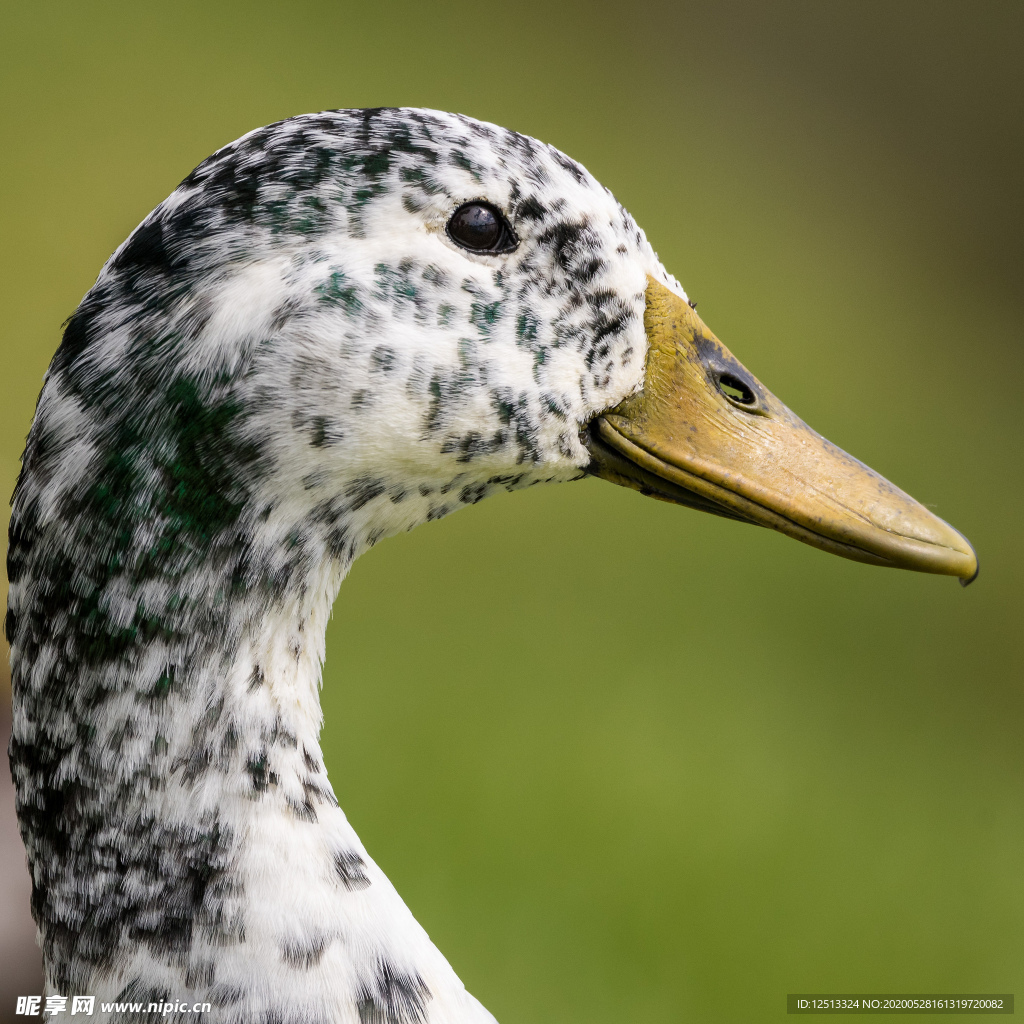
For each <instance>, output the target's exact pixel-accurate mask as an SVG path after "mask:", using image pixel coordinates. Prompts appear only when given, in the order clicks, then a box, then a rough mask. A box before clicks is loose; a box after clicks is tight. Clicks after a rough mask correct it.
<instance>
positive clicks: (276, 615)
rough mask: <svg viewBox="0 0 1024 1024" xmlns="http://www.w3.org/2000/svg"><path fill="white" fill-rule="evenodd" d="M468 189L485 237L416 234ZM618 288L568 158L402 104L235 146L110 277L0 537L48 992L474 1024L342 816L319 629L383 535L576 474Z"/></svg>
mask: <svg viewBox="0 0 1024 1024" xmlns="http://www.w3.org/2000/svg"><path fill="white" fill-rule="evenodd" d="M475 198H481V199H486V200H488V201H489V202H491V203H494V204H495V205H496V206H498V207H500V208H501V209H502V210H504V211H505V213H506V215H507V217H508V219H509V222H510V223H511V224H512V226H513V229H514V231H515V233H516V235H517V237H518V239H519V244H518V246H517V247H516V249H515V251H514V252H512V253H510V254H507V255H501V256H491V255H475V254H472V253H469V252H466V251H465V250H463V249H460V248H459V247H458V246H457V245H456V244H455V243H453V242H452V240H451V239H450V238H449V237H448V236H447V235H446V234H445V230H444V227H445V224H446V222H447V220H448V218H449V217H450V216H451V213H452V211H453V210H454V209H455V208H456V207H457V206H458V205H459V204H460V203H462V202H464V201H466V200H470V199H475ZM648 275H652V276H654V277H655V278H657V279H659V280H661V281H663V282H665V283H666V284H667V285H668V286H669V287H671V288H672V289H673V290H675V291H677V292H679V293H680V294H681V289H680V288H679V286H678V284H677V283H676V282H675V281H674V280H673V279H672V278H670V277H669V276H668V275H667V274H666V272H665V271H664V269H663V268H662V267H661V265H660V263H659V262H658V260H657V257H656V256H655V254H654V253H653V251H652V250H651V248H650V246H649V245H648V243H647V241H646V239H645V238H644V236H643V234H642V232H641V231H640V230H639V229H638V228H637V226H636V225H635V223H634V222H633V220H632V219H631V218H630V217H629V215H628V214H627V213H626V212H625V211H624V210H623V209H622V208H621V207H620V206H619V205H618V204H617V203H616V201H615V200H614V198H613V197H612V196H611V194H610V193H609V192H608V191H607V190H605V189H604V188H602V187H601V186H600V185H599V184H598V183H597V182H596V181H595V180H594V179H593V178H592V177H591V176H590V175H589V174H588V173H587V172H586V171H585V170H584V169H583V168H581V167H580V166H579V165H578V164H576V163H574V162H573V161H572V160H570V159H568V158H567V157H565V156H564V155H562V154H561V153H559V152H558V151H557V150H554V149H552V148H551V147H549V146H546V145H544V144H541V143H539V142H536V141H535V140H532V139H529V138H526V137H525V136H522V135H518V134H516V133H514V132H510V131H506V130H504V129H501V128H497V127H494V126H492V125H487V124H483V123H481V122H478V121H474V120H472V119H470V118H466V117H461V116H457V115H451V114H443V113H437V112H433V111H424V110H405V109H403V110H369V111H336V112H329V113H323V114H316V115H308V116H303V117H296V118H292V119H289V120H286V121H282V122H280V123H278V124H275V125H271V126H269V127H267V128H261V129H259V130H257V131H255V132H252V133H250V134H249V135H246V136H245V137H243V138H242V139H240V140H238V141H237V142H235V143H233V144H231V145H229V146H227V147H225V148H224V149H222V150H220V151H219V152H218V153H216V154H214V155H213V156H212V157H210V158H209V159H208V160H206V161H205V162H204V163H202V164H201V165H200V166H199V167H198V168H197V169H196V170H195V171H193V172H192V174H190V175H189V177H188V178H186V179H185V181H184V182H182V184H181V185H180V186H179V187H178V188H177V189H176V190H175V191H174V193H172V195H171V196H170V197H169V198H168V199H167V200H165V201H164V202H163V203H161V204H160V206H158V207H157V208H156V210H154V212H153V213H152V214H151V215H150V216H149V217H147V218H146V220H145V221H144V222H143V223H142V224H141V225H140V226H139V227H138V228H137V229H136V230H135V232H134V233H133V234H132V235H131V237H130V238H129V239H128V240H127V241H126V242H125V243H124V244H123V245H122V246H121V247H120V249H118V251H117V252H116V253H115V254H114V255H113V256H112V257H111V259H110V260H109V262H108V263H107V265H106V266H105V267H104V268H103V271H102V272H101V274H100V276H99V279H98V280H97V282H96V284H95V285H94V287H93V288H92V289H91V290H90V291H89V293H88V294H87V295H86V297H85V298H84V300H83V301H82V304H81V305H80V306H79V308H78V310H77V311H76V312H75V314H74V315H73V316H72V318H71V319H70V321H69V322H68V324H67V327H66V330H65V333H64V338H63V342H62V344H61V346H60V348H59V350H58V351H57V354H56V355H55V356H54V359H53V362H52V364H51V366H50V369H49V371H48V373H47V377H46V382H45V385H44V387H43V391H42V394H41V396H40V399H39V405H38V409H37V413H36V417H35V421H34V422H33V425H32V429H31V433H30V435H29V438H28V442H27V446H26V449H25V455H24V460H23V467H22V472H21V477H20V479H19V482H18V487H17V490H16V493H15V498H14V510H13V516H12V520H11V543H10V549H9V577H10V583H11V588H10V601H9V611H8V617H7V634H8V637H9V639H10V642H11V657H12V668H13V680H14V694H15V719H14V736H13V740H12V744H11V763H12V769H13V772H14V777H15V780H16V784H17V791H18V805H19V816H20V820H21V825H22V833H23V836H24V839H25V843H26V847H27V849H28V855H29V864H30V868H31V872H32V877H33V882H34V895H33V910H34V913H35V917H36V921H37V923H38V926H39V930H40V935H41V938H42V942H43V948H44V953H45V960H46V972H47V985H48V988H49V989H50V990H51V991H54V992H58V993H60V994H63V995H72V994H77V993H81V994H93V995H96V996H98V997H99V998H100V999H113V998H116V997H119V996H120V997H121V998H124V999H139V1000H141V1001H143V1002H147V1003H148V1002H149V1001H150V1000H152V1001H159V1000H162V999H175V1000H187V1001H189V1002H191V1001H193V1000H195V1001H203V1000H209V1001H210V1002H212V1004H213V1011H212V1013H211V1014H209V1015H207V1018H206V1019H208V1020H211V1021H217V1022H225V1024H227V1022H232V1024H234V1022H237V1024H243V1022H244V1024H253V1022H264V1021H265V1022H268V1024H269V1022H271V1021H273V1022H279V1024H286V1022H287V1024H299V1022H304V1024H313V1022H317V1024H319V1022H328V1021H331V1022H339V1024H349V1022H351V1024H356V1022H359V1024H427V1022H429V1024H440V1022H471V1021H486V1020H491V1019H492V1018H491V1017H490V1015H489V1014H488V1013H487V1012H486V1011H485V1010H484V1009H483V1008H482V1007H481V1006H480V1005H479V1004H478V1003H477V1002H476V1001H475V1000H474V999H472V997H470V996H468V995H467V994H466V993H465V990H464V989H463V987H462V985H461V983H460V982H459V981H458V979H457V977H456V976H455V974H454V973H453V972H452V970H451V968H450V967H449V966H448V964H447V962H446V961H445V960H444V958H443V957H442V956H441V954H440V953H439V952H438V951H437V950H436V949H435V948H434V946H433V945H432V944H431V943H430V941H429V939H428V938H427V936H426V934H425V933H424V932H423V931H422V929H421V928H420V927H419V926H418V925H417V924H416V922H415V921H414V920H413V918H412V916H411V915H410V914H409V912H408V910H407V909H406V907H405V906H404V904H403V903H402V902H401V900H400V899H399V897H398V895H397V894H396V893H395V891H394V889H393V888H392V887H391V885H390V884H389V883H388V881H387V879H386V878H385V877H384V876H383V874H382V873H381V872H380V870H379V869H378V868H377V867H376V866H375V865H374V863H373V862H372V860H370V858H369V857H368V856H367V854H366V852H365V850H364V849H363V847H362V845H361V844H360V842H359V840H358V838H357V837H356V835H355V834H354V832H353V831H352V829H351V827H350V826H349V825H348V822H347V821H346V819H345V817H344V815H343V813H342V811H341V810H340V808H339V807H338V805H337V801H336V799H335V797H334V794H333V791H332V789H331V786H330V783H329V782H328V779H327V776H326V773H325V770H324V767H323V761H322V758H321V753H320V748H319V740H318V737H319V731H320V725H321V716H320V707H319V698H318V688H319V682H320V666H321V663H322V659H323V653H324V630H325V626H326V621H327V617H328V615H329V613H330V608H331V604H332V601H333V599H334V596H335V594H336V592H337V588H338V586H339V585H340V583H341V581H342V579H343V577H344V575H345V573H346V572H347V570H348V568H349V566H350V565H351V562H352V560H353V559H354V558H356V557H357V556H358V555H359V554H360V553H361V552H363V551H365V550H366V549H367V548H369V547H370V546H372V545H373V544H374V543H376V542H377V541H378V540H380V539H382V538H383V537H386V536H388V535H390V534H394V533H396V532H399V531H402V530H409V529H412V527H414V526H416V525H417V524H419V523H422V522H424V521H426V520H430V519H435V518H438V517H440V516H443V515H446V514H447V513H449V512H452V511H455V510H456V509H458V508H460V507H462V506H464V505H467V504H472V503H474V502H476V501H479V500H480V499H481V498H484V497H486V496H487V495H488V494H491V493H494V492H496V491H499V490H511V489H515V488H519V487H524V486H527V485H530V484H534V483H539V482H546V481H565V480H571V479H574V478H577V477H579V476H581V475H582V474H583V473H584V471H585V469H586V466H587V464H588V461H589V456H588V453H587V451H586V449H585V448H584V447H583V445H582V443H581V441H580V436H579V435H580V430H581V428H582V427H583V426H584V425H585V424H586V423H587V422H588V421H589V420H590V419H591V418H592V417H593V416H595V415H596V414H598V413H599V412H601V411H604V410H606V409H608V408H610V407H612V406H614V405H616V404H617V403H618V402H620V401H621V400H622V399H623V398H624V397H625V396H627V395H628V394H630V393H632V392H633V391H635V390H636V389H637V388H638V387H639V386H640V383H641V380H642V376H643V369H644V359H645V353H646V340H645V335H644V330H643V310H644V288H645V283H646V280H647V276H648ZM92 1019H94V1020H95V1019H102V1016H100V1017H97V1018H92ZM110 1019H115V1018H114V1017H111V1018H110ZM138 1019H140V1018H138V1017H133V1020H138ZM154 1019H156V1018H154ZM160 1019H163V1020H169V1019H176V1018H175V1017H174V1016H171V1017H161V1018H160ZM182 1019H185V1018H184V1017H183V1018H182Z"/></svg>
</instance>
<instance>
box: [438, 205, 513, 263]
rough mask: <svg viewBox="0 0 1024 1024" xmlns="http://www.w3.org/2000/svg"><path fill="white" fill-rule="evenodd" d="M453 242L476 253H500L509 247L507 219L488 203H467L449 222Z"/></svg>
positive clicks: (449, 233)
mask: <svg viewBox="0 0 1024 1024" xmlns="http://www.w3.org/2000/svg"><path fill="white" fill-rule="evenodd" d="M448 235H449V237H450V238H451V239H452V241H453V242H456V243H457V244H459V245H461V246H463V247H465V248H466V249H471V250H473V251H474V252H499V251H504V250H505V249H506V248H508V247H509V244H508V243H509V241H510V239H509V238H507V237H506V235H507V232H506V227H505V219H504V217H502V215H501V213H499V212H498V211H497V210H496V209H495V208H494V207H493V206H489V205H488V204H487V203H466V204H465V206H460V207H459V208H458V209H457V210H456V211H455V213H453V214H452V219H451V220H450V221H448Z"/></svg>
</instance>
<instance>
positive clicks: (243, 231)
mask: <svg viewBox="0 0 1024 1024" xmlns="http://www.w3.org/2000/svg"><path fill="white" fill-rule="evenodd" d="M50 379H51V381H52V383H53V385H54V387H53V388H50V389H49V391H50V394H49V396H48V395H47V392H46V391H44V395H43V398H42V401H41V406H40V408H41V411H42V412H43V414H44V418H45V413H46V407H47V404H48V402H50V401H51V400H53V399H55V398H56V396H57V394H59V395H61V396H65V397H72V398H74V399H75V402H77V405H78V407H79V408H80V410H81V412H82V415H83V416H84V417H86V418H87V419H88V420H89V423H90V425H91V426H90V429H89V430H88V431H85V436H86V437H87V438H90V439H91V441H90V442H89V443H90V444H91V445H92V447H93V449H94V450H99V449H102V448H105V449H108V450H109V448H110V447H111V445H113V447H115V448H118V449H124V448H125V446H126V445H127V446H129V447H130V446H131V445H132V444H135V443H137V442H138V439H139V438H141V437H143V436H145V437H147V438H148V439H149V456H148V458H149V468H148V470H146V471H144V475H146V474H147V473H148V478H149V479H151V480H152V481H153V482H154V483H159V480H161V479H162V480H163V481H164V484H163V485H161V486H164V487H169V488H171V489H172V490H173V491H174V493H175V494H177V495H178V497H177V498H174V499H173V500H172V501H171V504H172V505H173V504H174V502H175V501H177V502H178V503H179V504H180V505H181V508H180V510H179V514H180V516H185V517H186V518H188V517H191V519H192V520H193V521H195V522H197V523H200V524H204V523H205V524H208V525H200V532H204V531H205V532H206V533H208V534H210V535H211V536H213V535H214V534H215V533H216V531H217V529H218V528H219V527H221V526H224V525H227V524H228V520H229V519H230V526H231V533H232V536H237V535H239V534H244V535H245V536H247V537H248V543H247V545H246V547H247V549H248V550H250V551H252V550H255V549H258V550H259V551H260V552H261V554H260V555H259V557H258V558H252V557H250V559H249V561H248V563H247V568H246V572H247V573H248V574H252V573H254V572H263V573H269V574H270V576H281V575H282V574H283V575H284V576H289V575H291V573H292V571H293V570H294V569H296V568H301V565H302V563H306V564H307V565H308V564H309V563H311V562H316V561H320V560H324V559H326V560H333V561H334V562H338V561H341V562H343V563H346V564H347V563H348V562H350V561H351V559H352V558H354V557H355V556H356V555H358V554H359V552H360V551H361V550H363V549H365V548H366V547H367V546H369V545H371V544H373V543H375V542H376V541H377V540H379V539H380V538H382V537H384V536H386V535H388V534H393V533H395V532H398V531H402V530H407V529H411V528H412V527H413V526H415V525H417V524H418V523H420V522H423V521H425V520H429V519H434V518H438V517H440V516H442V515H445V514H447V513H449V512H451V511H454V510H455V509H457V508H459V507H461V506H464V505H466V504H472V503H474V502H476V501H479V500H480V499H481V498H483V497H485V496H487V495H488V494H490V493H492V492H494V491H497V490H509V489H515V488H519V487H524V486H527V485H530V484H534V483H538V482H545V481H565V480H571V479H576V478H579V477H582V476H584V475H587V474H593V475H597V476H600V477H603V478H605V479H608V480H611V481H613V482H615V483H619V484H624V485H626V486H629V487H633V488H636V489H638V490H640V491H643V492H644V493H647V494H650V495H652V496H655V497H658V498H661V499H664V500H667V501H672V502H676V503H678V504H682V505H688V506H691V507H694V508H698V509H702V510H704V511H708V512H713V513H715V514H718V515H724V516H729V517H731V518H733V519H737V520H741V521H743V522H748V523H756V524H759V525H762V526H768V527H771V528H772V529H776V530H779V531H781V532H783V533H786V534H788V535H790V536H792V537H795V538H796V539H798V540H802V541H804V542H806V543H809V544H812V545H815V546H816V547H819V548H822V549H824V550H826V551H831V552H833V553H835V554H839V555H843V556H845V557H849V558H855V559H858V560H861V561H865V562H871V563H874V564H878V565H889V566H898V567H902V568H908V569H917V570H921V571H926V572H935V573H946V574H950V575H954V576H959V577H960V578H961V579H962V580H964V581H968V580H970V579H972V578H973V577H974V575H975V574H976V571H977V562H976V559H975V557H974V553H973V551H972V549H971V547H970V545H969V544H968V543H967V541H966V540H965V539H964V538H963V537H962V536H961V535H960V534H959V533H957V532H956V531H955V530H953V529H952V528H951V527H950V526H948V525H947V524H946V523H944V522H942V521H941V520H939V519H938V518H936V517H935V516H934V515H932V514H931V513H930V512H929V511H928V510H927V509H925V508H924V507H922V506H921V505H919V504H918V503H917V502H915V501H914V500H913V499H911V498H910V497H909V496H907V495H906V494H904V493H903V492H901V491H899V490H898V489H897V488H895V487H894V486H893V485H891V484H890V483H888V482H887V481H885V480H884V479H882V478H881V477H880V476H878V475H877V474H876V473H874V472H873V471H872V470H870V469H868V468H867V467H866V466H864V465H863V464H861V463H860V462H858V461H856V460H855V459H853V458H851V457H850V456H848V455H846V454H845V453H844V452H842V451H840V450H839V449H837V448H836V447H834V446H833V445H831V444H830V443H829V442H827V441H826V440H825V439H824V438H822V437H821V436H820V435H818V434H816V433H815V432H814V431H813V430H811V429H810V428H809V427H807V426H806V425H805V424H804V423H803V422H802V421H800V420H799V419H798V418H797V417H796V416H795V415H794V414H793V413H792V412H790V411H789V410H788V409H787V408H786V407H785V406H784V405H783V404H782V403H781V402H780V401H779V400H778V399H777V398H775V397H774V395H772V394H771V392H769V391H768V390H767V389H766V388H765V387H764V386H763V385H762V384H761V383H760V382H759V381H758V380H757V379H756V378H755V377H754V376H753V375H752V374H750V373H749V372H748V371H747V370H746V369H745V368H744V367H743V366H742V365H741V364H740V363H739V362H738V361H737V360H736V359H735V358H734V357H733V356H732V355H731V354H730V352H729V351H728V349H726V348H725V347H724V346H723V345H722V344H721V342H719V341H718V339H717V338H715V336H714V335H713V334H712V333H711V332H710V331H709V330H708V328H707V327H705V325H704V324H703V323H702V321H701V320H700V318H699V317H698V316H697V315H696V313H695V311H694V310H693V309H692V308H691V307H690V304H689V303H688V302H687V299H686V294H685V292H684V291H683V289H682V287H681V286H680V285H679V283H678V282H677V281H676V280H675V279H674V278H673V277H672V276H671V275H670V274H669V273H668V272H667V271H666V270H665V268H664V267H663V266H662V265H661V263H660V261H659V259H658V257H657V255H656V254H655V252H654V251H653V249H652V248H651V246H650V244H649V243H648V241H647V239H646V237H645V236H644V234H643V232H642V231H641V230H640V229H639V228H638V227H637V225H636V223H635V222H634V221H633V219H632V218H631V217H630V216H629V214H628V213H627V212H626V211H625V210H624V209H623V208H622V207H621V206H620V205H619V204H618V203H617V202H616V200H615V199H614V197H613V196H612V195H611V193H610V192H608V190H607V189H605V188H603V187H602V186H601V185H600V184H598V182H597V181H595V179H594V178H593V177H592V176H591V175H590V174H589V173H588V172H587V171H586V170H585V169H584V168H582V167H581V166H580V165H579V164H577V163H575V162H574V161H572V160H570V159H569V158H568V157H566V156H564V155H563V154H562V153H560V152H558V151H557V150H555V149H553V148H552V147H550V146H547V145H544V144H542V143H539V142H537V141H535V140H533V139H530V138H527V137H525V136H522V135H519V134H516V133H515V132H511V131H507V130H504V129H501V128H498V127H495V126H493V125H489V124H484V123H481V122H479V121H475V120H472V119H470V118H467V117H461V116H457V115H451V114H444V113H438V112H434V111H426V110H409V109H400V110H372V111H337V112H328V113H323V114H318V115H308V116H303V117H296V118H292V119H290V120H287V121H283V122H280V123H278V124H276V125H271V126H269V127H267V128H262V129H259V130H257V131H255V132H252V133H251V134H249V135H247V136H244V137H243V138H242V139H240V140H238V141H237V142H235V143H233V144H232V145H229V146H227V147H225V148H224V149H222V150H220V151H219V152H217V153H216V154H214V155H213V156H212V157H210V158H209V159H208V160H207V161H205V162H204V163H203V164H201V165H200V166H199V167H198V168H197V169H196V170H195V171H194V172H193V173H192V174H190V175H189V177H188V178H186V179H185V181H183V182H182V184H181V185H180V186H179V187H178V189H177V190H176V191H175V192H174V193H173V194H172V195H171V196H170V197H169V198H168V199H167V200H166V201H165V202H164V203H162V204H161V205H160V206H159V207H158V208H157V209H156V210H155V211H154V212H153V213H152V214H151V215H150V216H149V217H148V218H147V219H146V220H145V221H144V222H143V224H142V225H140V227H139V228H138V229H137V230H136V231H135V232H134V233H133V235H132V236H131V237H130V238H129V239H128V240H127V242H126V243H125V244H124V245H123V246H122V247H121V248H120V249H119V250H118V251H117V252H116V253H115V254H114V256H113V257H112V259H111V260H110V262H109V263H108V265H107V266H106V267H105V268H104V270H103V272H102V274H101V276H100V278H99V280H98V281H97V284H96V286H95V287H94V288H93V290H92V291H91V292H90V293H89V295H88V296H87V297H86V299H85V300H84V302H83V304H82V306H81V307H80V308H79V310H78V311H77V312H76V314H75V315H74V317H73V318H72V320H71V321H70V323H69V326H68V330H67V332H66V334H65V338H64V342H63V345H62V346H61V349H60V351H59V352H58V354H57V357H56V358H55V361H54V364H53V366H52V368H51V370H50ZM72 419H74V417H68V416H67V415H65V416H64V417H63V419H62V421H61V425H60V426H58V427H56V428H55V429H57V430H58V432H59V431H60V430H61V429H64V430H70V429H71V426H70V424H71V420H72ZM133 439H135V440H133ZM73 449H74V445H73V444H72V445H65V447H64V449H63V450H64V452H65V455H64V458H65V460H70V459H71V454H69V453H71V452H72V451H73ZM161 452H162V453H163V454H162V455H161ZM79 454H81V452H80V453H79ZM30 456H31V452H29V453H27V458H28V457H30ZM79 464H83V463H81V460H79ZM174 466H178V469H177V470H175V469H174ZM175 473H178V475H179V476H181V479H178V478H177V477H176V476H175ZM74 478H75V470H74V468H73V467H70V466H69V467H67V471H66V472H65V474H64V475H63V477H62V479H64V480H65V481H67V480H74ZM175 488H176V490H174V489H175ZM165 505H166V502H165ZM173 546H174V545H172V547H173ZM185 550H186V551H187V550H188V547H187V546H186V549H185ZM169 557H174V558H178V557H181V555H180V554H171V555H169ZM256 566H259V567H260V568H258V569H257V568H255V567H256Z"/></svg>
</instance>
